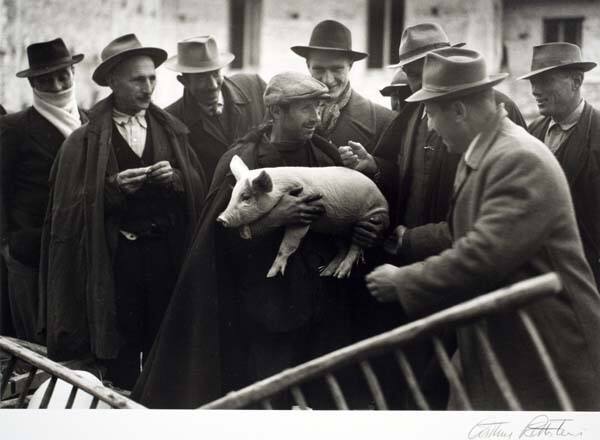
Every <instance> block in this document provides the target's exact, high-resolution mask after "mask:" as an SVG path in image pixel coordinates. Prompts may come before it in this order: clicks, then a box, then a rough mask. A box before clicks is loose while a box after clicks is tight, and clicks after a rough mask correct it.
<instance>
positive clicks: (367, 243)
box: [352, 216, 385, 249]
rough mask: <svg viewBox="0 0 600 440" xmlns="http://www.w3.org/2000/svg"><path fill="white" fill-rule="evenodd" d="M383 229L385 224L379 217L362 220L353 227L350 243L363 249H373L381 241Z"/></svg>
mask: <svg viewBox="0 0 600 440" xmlns="http://www.w3.org/2000/svg"><path fill="white" fill-rule="evenodd" d="M384 229H385V223H384V222H383V219H382V218H381V217H379V216H373V217H370V218H369V219H368V220H362V221H360V222H358V223H357V224H356V225H354V230H353V233H352V242H353V243H354V244H356V245H358V246H360V247H361V248H363V249H365V248H370V247H373V246H375V245H376V244H378V243H379V241H380V240H381V237H382V235H383V231H384Z"/></svg>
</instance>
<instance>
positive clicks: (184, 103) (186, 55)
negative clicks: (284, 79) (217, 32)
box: [165, 35, 265, 183]
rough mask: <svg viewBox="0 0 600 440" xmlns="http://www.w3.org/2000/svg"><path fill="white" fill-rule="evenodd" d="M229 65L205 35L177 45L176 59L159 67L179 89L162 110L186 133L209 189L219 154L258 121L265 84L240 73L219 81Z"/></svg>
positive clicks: (228, 55)
mask: <svg viewBox="0 0 600 440" xmlns="http://www.w3.org/2000/svg"><path fill="white" fill-rule="evenodd" d="M233 59H234V55H233V54H231V53H228V52H224V53H220V52H219V49H218V47H217V42H216V40H215V38H214V37H213V36H211V35H208V36H202V37H192V38H187V39H185V40H183V41H180V42H179V43H178V44H177V55H176V56H174V57H171V58H169V59H168V60H167V61H166V62H165V67H167V68H168V69H171V70H174V71H176V72H180V73H181V75H178V76H177V80H178V81H179V82H180V83H181V84H182V85H183V97H181V98H180V99H179V100H177V101H175V102H174V103H173V104H171V105H170V106H169V107H167V108H166V109H165V110H166V111H168V112H169V113H171V114H172V115H174V116H175V117H177V118H178V119H179V120H181V121H183V122H184V123H185V125H187V127H188V128H189V130H190V135H189V140H190V145H191V146H192V148H193V149H194V151H195V153H196V155H197V156H198V159H200V162H201V163H202V166H203V167H204V173H205V174H206V177H207V179H208V182H209V183H210V180H211V179H212V176H213V173H214V171H215V167H216V166H217V162H218V161H219V159H220V158H221V156H222V155H223V153H224V152H225V151H227V150H228V149H229V147H230V146H231V145H232V144H233V142H234V141H235V140H236V139H238V138H240V137H242V136H244V135H245V134H246V133H247V132H248V130H250V129H251V128H253V127H256V126H258V125H259V124H260V123H261V122H262V121H263V117H264V105H263V102H262V95H263V92H264V90H265V82H264V81H263V80H262V78H261V77H260V76H258V75H249V74H244V73H240V74H237V75H232V76H223V74H222V72H221V70H222V69H223V67H225V66H227V65H228V64H229V63H231V62H232V61H233Z"/></svg>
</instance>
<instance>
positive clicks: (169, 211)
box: [40, 34, 206, 389]
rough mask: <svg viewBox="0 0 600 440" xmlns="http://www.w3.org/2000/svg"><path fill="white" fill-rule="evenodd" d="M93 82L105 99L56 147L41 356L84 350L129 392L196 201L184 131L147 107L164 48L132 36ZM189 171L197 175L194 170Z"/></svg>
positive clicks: (194, 163)
mask: <svg viewBox="0 0 600 440" xmlns="http://www.w3.org/2000/svg"><path fill="white" fill-rule="evenodd" d="M101 57H102V62H101V63H100V65H99V66H98V67H97V68H96V70H95V71H94V74H93V79H94V81H95V82H96V83H97V84H98V85H100V86H108V87H110V88H111V89H112V94H111V95H110V96H109V97H108V98H106V99H104V100H103V101H101V102H99V103H98V104H96V105H95V106H94V107H93V108H92V110H91V111H90V121H89V123H88V124H87V125H85V126H83V127H81V128H80V129H78V130H76V131H75V132H74V133H73V134H72V135H71V136H70V137H69V138H68V139H67V140H66V141H65V143H64V144H63V147H62V149H61V151H60V153H59V155H58V157H57V159H56V164H55V166H54V168H53V173H52V175H51V182H52V184H53V186H52V193H51V199H50V209H49V211H48V216H47V218H46V222H45V229H44V234H43V244H42V246H43V247H42V267H41V277H40V279H41V280H42V286H41V290H42V297H43V298H45V301H46V302H45V303H44V304H43V310H44V313H43V318H45V322H46V330H47V345H48V354H49V355H50V357H52V358H53V359H57V360H63V359H69V358H73V357H77V356H81V355H86V354H92V355H93V356H95V357H96V358H97V359H98V360H99V362H101V363H103V364H105V365H106V366H107V368H108V374H107V379H108V380H110V381H112V382H113V383H114V384H115V385H116V386H118V387H121V388H126V389H130V388H132V387H133V384H134V382H135V380H136V378H137V376H138V374H139V371H140V367H141V364H142V361H141V359H142V360H143V359H144V356H145V355H146V354H147V353H148V352H149V350H150V347H151V346H152V342H153V341H154V336H155V335H156V333H157V331H158V328H159V326H160V323H161V320H162V316H163V313H164V311H165V309H166V307H167V305H168V303H169V299H170V295H171V291H172V289H173V286H174V284H175V281H176V279H177V275H178V272H179V265H180V262H181V259H182V256H183V252H184V250H185V247H186V243H187V240H189V238H190V235H191V231H192V230H193V227H194V225H195V222H196V219H197V216H198V213H199V211H200V207H201V206H200V205H201V203H202V201H203V198H204V195H205V193H206V184H205V181H204V177H203V175H202V168H201V165H200V163H199V162H198V159H197V158H196V155H195V154H194V153H193V151H192V150H191V147H190V146H189V144H188V143H187V136H186V135H187V129H186V128H185V127H184V126H183V124H182V123H181V122H179V121H178V120H177V119H175V118H174V117H172V116H171V115H169V114H168V113H166V112H164V111H163V110H161V109H159V108H158V107H156V106H155V105H154V104H152V101H151V99H152V93H153V91H154V87H155V83H156V72H155V70H156V67H158V66H159V65H160V64H162V62H163V61H164V60H165V59H166V58H167V54H166V52H165V51H164V50H162V49H159V48H154V47H143V46H142V45H141V44H140V42H139V41H138V40H137V38H136V37H135V35H133V34H128V35H124V36H122V37H119V38H117V39H116V40H114V41H112V42H111V43H110V44H108V46H106V47H105V48H104V50H103V51H102V54H101ZM198 173H200V174H198Z"/></svg>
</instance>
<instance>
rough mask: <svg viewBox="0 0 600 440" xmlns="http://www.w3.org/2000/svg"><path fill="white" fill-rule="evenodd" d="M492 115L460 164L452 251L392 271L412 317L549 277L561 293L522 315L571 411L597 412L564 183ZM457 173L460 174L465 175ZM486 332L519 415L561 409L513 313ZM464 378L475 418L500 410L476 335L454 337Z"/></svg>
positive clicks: (540, 153) (594, 334)
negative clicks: (540, 343) (546, 354)
mask: <svg viewBox="0 0 600 440" xmlns="http://www.w3.org/2000/svg"><path fill="white" fill-rule="evenodd" d="M505 115H506V114H505V112H503V111H499V112H498V114H497V115H496V116H495V117H494V118H493V120H491V121H490V122H489V123H488V124H487V126H486V127H485V128H484V129H483V130H482V133H481V137H480V139H479V140H478V142H477V144H476V145H475V148H474V150H473V152H472V154H471V156H470V158H469V160H468V161H467V162H461V165H460V166H459V171H458V173H457V179H456V182H455V185H454V187H455V190H454V194H453V200H454V207H453V209H452V210H451V213H450V219H451V230H452V237H453V244H452V248H451V249H448V250H446V251H444V252H443V253H441V254H439V255H437V256H434V257H431V258H428V259H427V260H425V261H424V262H421V263H415V264H412V265H409V266H405V267H401V268H397V269H395V275H394V280H395V285H396V291H397V295H398V299H399V301H400V303H401V304H402V307H403V308H404V310H405V311H406V312H407V313H408V314H409V315H410V316H412V317H417V316H423V315H425V314H428V313H432V312H434V311H437V310H440V309H442V308H445V307H448V306H451V305H454V304H456V303H459V302H462V301H464V300H467V299H470V298H473V297H476V296H478V295H481V294H483V293H485V292H488V291H491V290H494V289H497V288H499V287H501V286H506V285H509V284H512V283H515V282H518V281H521V280H524V279H527V278H530V277H533V276H537V275H541V274H544V273H547V272H551V271H554V272H556V273H557V274H558V276H559V277H560V279H561V281H562V284H563V289H562V291H561V293H560V294H559V295H558V296H556V297H552V298H547V299H544V300H541V301H539V302H537V303H535V304H532V305H530V306H527V307H526V310H527V311H528V312H529V314H530V315H531V317H532V319H533V321H534V322H535V324H536V326H537V328H538V330H539V332H540V334H541V338H542V340H543V341H544V342H545V344H546V347H547V349H548V351H549V354H550V356H551V358H552V359H553V361H554V363H555V366H556V369H557V371H558V375H559V376H560V378H561V379H562V381H563V383H564V384H565V387H566V389H567V390H568V392H569V394H570V396H571V398H572V400H573V403H574V405H575V408H576V409H577V410H598V409H600V345H599V344H598V334H600V333H599V332H600V295H599V294H598V292H597V290H596V289H595V286H594V281H593V277H592V273H591V271H590V267H589V265H588V264H587V261H586V260H585V258H584V255H583V250H582V246H581V240H580V239H579V235H578V232H577V224H576V220H575V215H574V211H573V205H572V201H571V196H570V194H569V188H568V184H567V180H566V179H565V176H564V174H563V172H562V170H561V168H560V165H559V164H558V162H557V161H556V159H555V158H554V157H553V155H552V153H551V152H550V151H549V150H548V149H547V148H546V147H545V146H544V145H543V144H542V143H541V142H539V141H538V140H537V139H535V138H534V137H532V136H530V135H529V134H528V133H527V132H526V131H525V130H524V129H522V128H521V127H517V126H516V125H515V124H513V123H512V122H510V121H509V120H508V119H506V117H505ZM461 169H464V173H463V171H462V170H461ZM484 328H485V331H486V333H487V335H488V337H489V339H490V341H491V343H492V345H493V347H494V350H495V353H496V355H497V357H498V359H499V362H500V364H501V365H502V366H503V367H504V368H505V372H506V375H507V378H508V381H509V383H510V384H511V386H512V388H513V390H514V391H515V393H516V395H517V397H518V399H519V401H520V402H521V404H522V406H523V409H525V410H558V409H559V406H558V402H557V400H556V397H555V396H554V392H553V391H552V387H551V386H550V383H549V382H548V380H547V379H546V376H545V374H544V372H543V369H542V366H541V363H540V362H539V359H538V358H537V355H535V349H534V348H533V346H532V343H531V342H530V338H529V337H528V335H527V333H526V332H525V329H524V327H523V324H522V323H521V322H520V320H519V318H518V315H517V314H516V313H514V312H503V313H499V314H497V315H495V316H494V317H491V318H489V319H487V320H486V324H485V327H484ZM457 333H458V350H459V354H460V360H461V364H462V369H463V370H462V371H463V378H464V381H465V383H466V388H467V392H468V394H469V396H470V398H471V401H472V403H473V407H474V409H477V410H499V409H505V408H506V406H505V405H506V403H505V401H504V399H503V397H502V394H501V393H500V391H499V389H498V388H497V386H496V385H495V381H494V380H493V376H492V373H491V371H490V367H489V362H488V361H487V360H486V357H485V356H484V354H483V350H482V347H481V345H480V343H479V341H478V339H477V337H476V335H475V333H474V330H473V329H470V328H468V327H466V328H462V329H460V330H458V332H457Z"/></svg>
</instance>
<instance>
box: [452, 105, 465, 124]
mask: <svg viewBox="0 0 600 440" xmlns="http://www.w3.org/2000/svg"><path fill="white" fill-rule="evenodd" d="M451 109H452V114H453V116H454V118H455V119H456V120H457V121H461V122H462V121H464V120H465V119H467V106H466V105H465V103H464V102H462V101H454V102H453V103H452V107H451Z"/></svg>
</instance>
